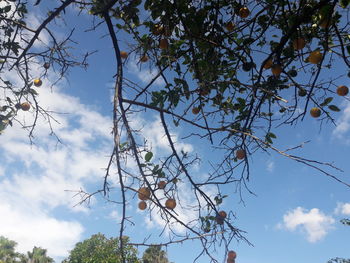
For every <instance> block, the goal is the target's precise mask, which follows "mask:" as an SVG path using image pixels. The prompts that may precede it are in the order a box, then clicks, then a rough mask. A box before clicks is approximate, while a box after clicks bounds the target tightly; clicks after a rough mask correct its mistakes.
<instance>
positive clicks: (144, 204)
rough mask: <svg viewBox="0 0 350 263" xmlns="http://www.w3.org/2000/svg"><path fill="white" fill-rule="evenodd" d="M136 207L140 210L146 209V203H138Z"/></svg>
mask: <svg viewBox="0 0 350 263" xmlns="http://www.w3.org/2000/svg"><path fill="white" fill-rule="evenodd" d="M138 206H139V209H140V210H145V209H146V208H147V203H146V202H145V201H140V202H139V205H138Z"/></svg>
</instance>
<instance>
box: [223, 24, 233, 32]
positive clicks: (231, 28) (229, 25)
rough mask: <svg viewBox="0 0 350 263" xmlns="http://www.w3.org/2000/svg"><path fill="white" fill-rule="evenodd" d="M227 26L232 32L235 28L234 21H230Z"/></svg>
mask: <svg viewBox="0 0 350 263" xmlns="http://www.w3.org/2000/svg"><path fill="white" fill-rule="evenodd" d="M225 27H226V29H227V31H228V32H232V31H233V30H234V29H235V25H234V24H233V23H232V22H228V23H227V24H226V26H225Z"/></svg>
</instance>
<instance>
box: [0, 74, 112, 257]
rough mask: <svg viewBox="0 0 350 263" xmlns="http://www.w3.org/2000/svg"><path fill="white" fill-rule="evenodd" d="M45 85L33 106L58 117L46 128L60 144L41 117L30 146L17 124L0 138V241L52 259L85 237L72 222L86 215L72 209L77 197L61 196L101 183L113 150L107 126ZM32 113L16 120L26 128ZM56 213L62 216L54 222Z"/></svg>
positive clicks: (45, 82) (75, 101)
mask: <svg viewBox="0 0 350 263" xmlns="http://www.w3.org/2000/svg"><path fill="white" fill-rule="evenodd" d="M6 77H7V79H11V80H12V81H13V82H14V83H15V82H16V80H17V79H16V77H14V76H13V75H8V76H6ZM49 79H50V78H49ZM49 79H44V80H43V86H42V87H40V88H37V90H38V93H39V95H38V96H37V100H38V101H39V102H40V105H41V107H42V108H43V109H46V110H51V111H53V112H59V113H61V114H57V113H53V116H54V118H55V119H56V120H58V121H59V123H55V122H54V121H52V122H51V124H52V127H53V129H54V132H55V133H56V135H57V136H58V137H59V138H60V139H61V140H62V142H63V144H59V143H58V142H57V140H56V138H55V137H54V136H51V135H50V133H51V130H50V127H49V125H48V121H47V119H45V118H43V117H40V118H39V119H38V121H37V126H36V129H35V132H34V137H35V138H34V144H33V145H31V144H30V143H29V138H28V131H26V130H24V129H22V128H21V126H20V125H19V123H17V122H13V123H14V127H8V128H7V129H6V130H5V131H4V133H3V134H2V135H1V136H0V167H1V169H0V175H2V176H1V177H0V200H1V202H0V215H1V217H0V235H4V236H6V237H7V238H10V239H12V240H15V241H16V242H17V243H18V249H19V250H20V251H21V252H26V251H28V250H31V249H32V248H33V246H41V247H43V248H46V249H48V255H49V256H51V257H54V258H56V259H57V258H59V257H65V256H67V255H68V251H69V250H70V249H72V248H73V246H74V244H75V243H76V242H78V241H80V239H81V236H82V233H83V231H84V228H83V226H82V225H81V224H80V223H78V222H77V221H75V220H73V219H71V218H72V217H73V216H74V214H76V213H82V212H83V213H89V212H90V211H89V210H88V209H87V208H86V207H84V206H76V207H74V205H75V204H76V203H77V202H78V201H80V199H79V198H80V197H79V196H77V197H76V198H75V199H73V195H74V194H75V193H74V192H73V193H72V192H69V191H66V190H79V189H83V190H84V189H85V188H86V187H88V186H89V184H93V183H101V178H103V176H104V173H105V171H104V170H103V169H104V168H105V167H106V165H107V161H108V156H109V154H110V152H111V147H112V144H111V142H112V137H111V134H110V131H111V123H112V122H111V119H110V118H108V117H105V116H102V115H101V114H100V113H98V112H96V111H94V110H92V109H91V108H89V107H88V106H85V105H83V104H82V103H81V102H80V101H79V99H77V98H75V97H72V96H69V95H66V94H64V93H62V92H61V90H60V88H59V87H57V86H55V87H53V89H51V88H50V85H51V82H50V80H49ZM33 113H34V112H33V111H29V112H22V111H19V115H18V119H19V120H21V121H22V122H25V123H27V124H31V123H32V121H33V119H34V114H33ZM5 171H6V174H4V172H5ZM94 190H96V189H94ZM94 201H95V200H94V199H92V202H94ZM56 209H60V210H59V211H64V216H62V217H61V214H60V217H59V218H58V217H57V216H56V214H55V212H56V211H57V210H56Z"/></svg>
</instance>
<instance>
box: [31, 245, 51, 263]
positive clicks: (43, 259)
mask: <svg viewBox="0 0 350 263" xmlns="http://www.w3.org/2000/svg"><path fill="white" fill-rule="evenodd" d="M46 253H47V250H46V249H43V248H41V247H34V248H33V250H32V251H31V252H29V251H28V252H27V257H28V262H27V263H51V262H54V260H53V259H52V258H51V257H49V256H47V255H46Z"/></svg>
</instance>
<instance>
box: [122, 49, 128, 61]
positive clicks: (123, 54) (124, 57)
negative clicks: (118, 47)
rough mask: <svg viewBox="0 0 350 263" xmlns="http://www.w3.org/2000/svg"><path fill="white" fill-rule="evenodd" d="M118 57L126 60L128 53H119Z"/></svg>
mask: <svg viewBox="0 0 350 263" xmlns="http://www.w3.org/2000/svg"><path fill="white" fill-rule="evenodd" d="M120 57H121V58H122V59H126V58H127V57H128V52H126V51H120Z"/></svg>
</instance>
